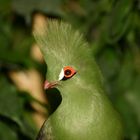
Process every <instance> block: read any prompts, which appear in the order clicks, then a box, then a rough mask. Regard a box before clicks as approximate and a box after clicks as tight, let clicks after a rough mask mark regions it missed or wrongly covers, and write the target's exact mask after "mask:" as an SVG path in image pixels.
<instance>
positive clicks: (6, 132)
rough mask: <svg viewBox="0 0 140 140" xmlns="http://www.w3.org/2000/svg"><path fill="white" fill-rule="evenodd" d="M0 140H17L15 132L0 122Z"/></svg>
mask: <svg viewBox="0 0 140 140" xmlns="http://www.w3.org/2000/svg"><path fill="white" fill-rule="evenodd" d="M0 140H18V137H17V134H16V133H15V131H14V130H13V129H11V128H10V127H9V126H8V125H6V124H5V123H3V122H1V121H0Z"/></svg>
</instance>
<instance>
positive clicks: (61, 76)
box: [58, 68, 64, 81]
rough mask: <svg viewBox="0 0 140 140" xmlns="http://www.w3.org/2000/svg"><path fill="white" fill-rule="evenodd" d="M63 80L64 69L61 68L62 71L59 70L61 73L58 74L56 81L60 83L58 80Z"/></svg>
mask: <svg viewBox="0 0 140 140" xmlns="http://www.w3.org/2000/svg"><path fill="white" fill-rule="evenodd" d="M63 78H64V69H63V68H62V69H61V72H60V74H59V78H58V80H59V81H60V80H62V79H63Z"/></svg>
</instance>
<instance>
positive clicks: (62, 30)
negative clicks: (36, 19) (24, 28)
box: [33, 20, 88, 60]
mask: <svg viewBox="0 0 140 140" xmlns="http://www.w3.org/2000/svg"><path fill="white" fill-rule="evenodd" d="M33 34H34V37H35V39H36V41H37V43H38V45H39V46H40V48H41V51H42V53H43V54H44V56H45V57H46V55H47V56H49V55H51V56H53V57H54V58H55V59H61V60H62V59H70V60H71V59H72V58H75V57H76V58H75V59H77V58H79V57H81V56H83V54H84V53H86V51H87V49H88V48H87V47H85V46H87V43H86V42H85V41H84V39H83V36H82V35H81V34H80V33H79V31H75V30H74V29H73V28H72V27H71V25H69V24H67V23H65V22H62V21H58V20H47V21H46V24H42V26H41V27H40V28H35V30H34V33H33ZM83 46H84V47H83ZM81 53H82V54H81Z"/></svg>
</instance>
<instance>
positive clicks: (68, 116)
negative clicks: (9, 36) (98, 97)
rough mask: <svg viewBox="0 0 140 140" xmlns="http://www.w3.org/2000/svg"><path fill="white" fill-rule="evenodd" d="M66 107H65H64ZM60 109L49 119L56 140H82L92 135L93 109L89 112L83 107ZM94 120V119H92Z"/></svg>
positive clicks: (75, 106)
mask: <svg viewBox="0 0 140 140" xmlns="http://www.w3.org/2000/svg"><path fill="white" fill-rule="evenodd" d="M65 107H67V105H66V106H65ZM65 107H64V109H63V108H61V109H60V110H58V112H56V113H55V114H54V116H52V117H51V118H50V121H51V123H52V126H54V127H53V128H52V133H53V135H54V138H55V137H56V138H57V140H59V138H60V137H61V138H60V139H62V137H63V138H64V139H67V140H76V139H77V140H82V139H83V140H84V139H86V137H87V134H89V135H90V133H92V127H93V125H94V121H93V119H94V116H93V114H94V113H93V109H92V108H91V106H90V110H89V109H88V108H85V107H84V106H82V105H81V106H80V107H79V105H74V106H72V107H70V108H68V109H67V110H65ZM94 120H95V119H94ZM54 140H55V139H54Z"/></svg>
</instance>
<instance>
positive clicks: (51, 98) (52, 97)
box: [46, 88, 62, 114]
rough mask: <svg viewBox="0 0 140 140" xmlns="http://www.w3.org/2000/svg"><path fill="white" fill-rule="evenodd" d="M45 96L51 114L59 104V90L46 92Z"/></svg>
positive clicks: (53, 89) (60, 98)
mask: <svg viewBox="0 0 140 140" xmlns="http://www.w3.org/2000/svg"><path fill="white" fill-rule="evenodd" d="M46 95H47V99H48V102H49V105H50V110H49V113H50V114H52V113H53V112H54V111H55V110H56V109H57V107H58V106H59V105H60V104H61V101H62V97H61V94H60V92H59V90H58V89H56V88H52V89H48V90H46Z"/></svg>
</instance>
